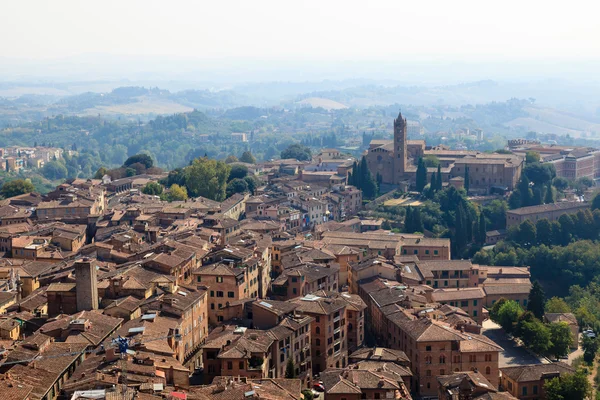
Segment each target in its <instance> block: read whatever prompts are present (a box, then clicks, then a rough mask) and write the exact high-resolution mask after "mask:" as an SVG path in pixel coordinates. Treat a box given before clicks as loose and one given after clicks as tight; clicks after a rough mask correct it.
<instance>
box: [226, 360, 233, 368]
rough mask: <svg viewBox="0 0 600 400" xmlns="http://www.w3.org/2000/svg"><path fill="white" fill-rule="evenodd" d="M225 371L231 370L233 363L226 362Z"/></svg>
mask: <svg viewBox="0 0 600 400" xmlns="http://www.w3.org/2000/svg"><path fill="white" fill-rule="evenodd" d="M227 369H233V362H231V361H227Z"/></svg>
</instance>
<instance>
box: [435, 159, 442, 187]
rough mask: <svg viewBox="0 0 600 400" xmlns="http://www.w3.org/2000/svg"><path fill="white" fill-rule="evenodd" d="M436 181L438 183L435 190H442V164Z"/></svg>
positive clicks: (439, 166)
mask: <svg viewBox="0 0 600 400" xmlns="http://www.w3.org/2000/svg"><path fill="white" fill-rule="evenodd" d="M435 183H436V184H437V186H436V188H435V190H436V191H438V190H442V187H443V185H442V183H443V182H442V166H441V165H439V164H438V169H437V177H436V179H435Z"/></svg>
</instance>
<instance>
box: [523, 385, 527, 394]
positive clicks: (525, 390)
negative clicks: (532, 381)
mask: <svg viewBox="0 0 600 400" xmlns="http://www.w3.org/2000/svg"><path fill="white" fill-rule="evenodd" d="M523 396H527V386H523Z"/></svg>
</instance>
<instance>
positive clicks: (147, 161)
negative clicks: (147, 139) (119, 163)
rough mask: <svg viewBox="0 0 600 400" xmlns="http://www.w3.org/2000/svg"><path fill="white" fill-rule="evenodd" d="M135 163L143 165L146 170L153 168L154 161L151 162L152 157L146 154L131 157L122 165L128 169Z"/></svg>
mask: <svg viewBox="0 0 600 400" xmlns="http://www.w3.org/2000/svg"><path fill="white" fill-rule="evenodd" d="M136 163H140V164H143V165H144V166H145V167H146V168H152V167H153V166H154V161H153V160H152V157H150V156H149V155H148V154H143V153H140V154H136V155H134V156H131V157H129V158H128V159H127V160H125V162H124V163H123V167H129V166H130V165H133V164H136Z"/></svg>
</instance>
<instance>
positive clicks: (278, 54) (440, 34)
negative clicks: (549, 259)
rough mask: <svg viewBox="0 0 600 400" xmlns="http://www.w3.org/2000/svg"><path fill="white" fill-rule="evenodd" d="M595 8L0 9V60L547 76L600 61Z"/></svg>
mask: <svg viewBox="0 0 600 400" xmlns="http://www.w3.org/2000/svg"><path fill="white" fill-rule="evenodd" d="M597 4H598V3H597V2H595V1H592V0H588V1H574V0H571V1H568V2H565V1H560V2H558V1H537V0H519V1H512V0H508V1H502V2H499V1H495V2H492V1H481V0H479V1H459V0H458V1H457V0H454V1H448V0H444V1H424V0H416V1H415V0H412V1H404V0H392V1H374V0H362V1H353V0H350V1H349V0H345V1H338V0H319V1H314V0H301V1H286V0H273V1H272V0H266V1H262V0H254V1H247V0H246V1H238V0H216V1H215V0H211V1H208V0H196V1H177V0H171V1H166V0H163V1H154V0H102V1H97V0H53V1H48V0H30V1H26V0H4V1H2V2H1V3H0V14H1V15H2V16H3V18H2V23H1V24H0V37H2V46H1V47H0V49H1V53H0V57H2V61H4V63H5V64H6V65H25V64H28V65H29V66H30V67H31V65H32V64H33V63H32V61H35V62H37V63H38V64H37V65H40V64H39V63H40V62H42V63H48V62H50V60H56V59H58V60H61V59H62V60H64V59H77V58H81V57H83V56H89V55H94V57H96V58H98V57H99V58H102V59H103V60H104V62H106V64H110V63H111V60H124V59H126V58H128V57H132V56H133V58H136V59H141V58H140V56H143V57H147V59H152V60H153V61H152V63H153V64H155V65H146V66H145V67H144V68H145V70H146V71H148V70H152V68H157V70H158V69H160V65H158V64H160V61H159V62H158V63H157V62H156V60H163V61H164V62H165V66H168V68H172V66H173V64H172V63H173V61H174V60H178V59H182V60H184V59H185V60H194V62H197V63H206V65H211V66H212V67H218V66H219V65H221V64H223V65H227V67H228V68H230V69H235V68H237V69H243V68H244V67H246V66H257V65H259V66H260V65H264V66H265V67H268V66H269V63H288V64H293V63H302V64H303V65H313V67H314V64H319V63H324V64H327V63H330V64H331V63H333V64H335V65H343V64H344V63H358V64H368V63H369V62H373V63H375V62H377V63H382V62H383V63H385V62H404V63H411V62H433V61H436V62H491V61H493V62H497V61H501V62H503V63H507V64H509V63H512V62H526V63H527V62H529V63H535V64H538V65H544V64H546V65H547V66H548V67H549V68H552V67H556V65H558V64H561V63H565V64H569V63H570V64H578V63H581V62H588V61H597V60H599V59H600V24H599V23H598V15H599V11H600V6H599V5H597ZM109 56H113V57H109ZM233 60H235V61H233ZM115 62H116V61H115ZM121 62H122V61H121ZM232 63H233V64H232ZM61 65H62V64H61ZM88 67H89V68H92V66H88ZM123 67H127V66H126V65H125V66H123ZM129 67H131V66H129ZM372 67H373V68H374V69H375V70H376V67H377V66H376V65H373V66H372ZM497 67H498V68H500V69H501V65H497ZM507 67H510V66H509V65H508V66H507ZM182 68H183V69H185V66H182ZM25 70H26V71H30V70H27V69H25ZM2 72H3V70H2V69H0V74H1V73H2ZM4 72H5V71H4Z"/></svg>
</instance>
